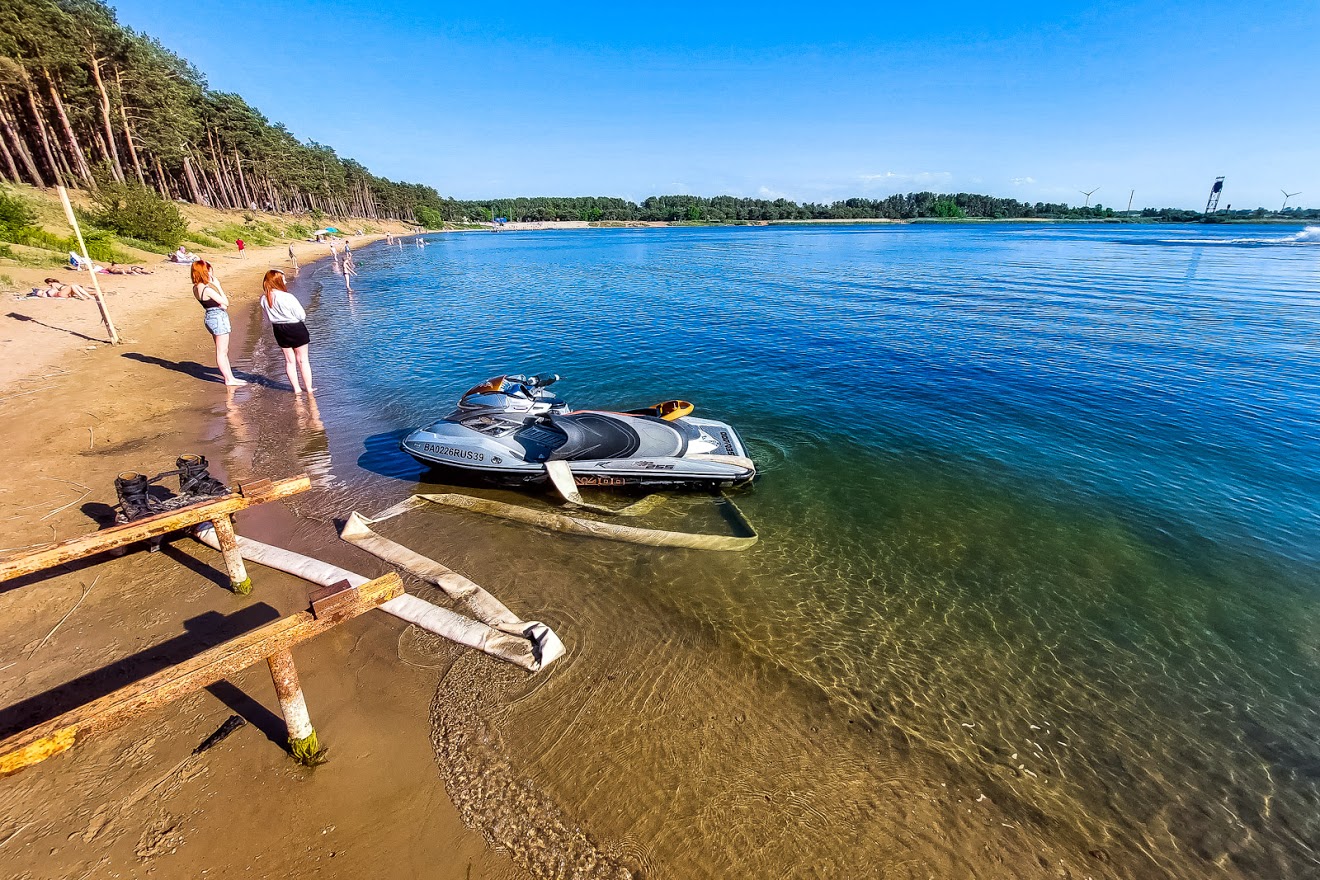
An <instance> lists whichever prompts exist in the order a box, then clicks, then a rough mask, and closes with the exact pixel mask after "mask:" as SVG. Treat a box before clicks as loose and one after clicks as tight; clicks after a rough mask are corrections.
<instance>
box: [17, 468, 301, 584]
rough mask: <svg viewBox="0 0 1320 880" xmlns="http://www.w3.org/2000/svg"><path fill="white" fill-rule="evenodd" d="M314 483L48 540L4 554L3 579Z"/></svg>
mask: <svg viewBox="0 0 1320 880" xmlns="http://www.w3.org/2000/svg"><path fill="white" fill-rule="evenodd" d="M311 487H312V481H311V478H309V477H308V476H307V475H306V474H303V475H301V476H297V477H291V478H290V479H287V480H277V481H275V482H273V483H271V484H270V485H268V486H263V487H261V489H260V491H253V489H252V488H249V494H247V495H244V494H242V493H239V492H234V493H231V494H229V495H221V496H219V497H218V498H213V499H210V500H207V501H200V502H198V503H197V504H190V505H188V506H187V507H180V508H179V509H178V510H171V511H168V512H166V513H158V514H156V515H155V516H148V517H144V518H142V519H139V520H134V521H133V522H130V523H124V524H123V525H118V526H111V527H110V528H108V529H102V530H101V531H99V532H92V533H91V534H90V535H83V536H82V537H79V538H69V539H68V540H67V541H60V542H59V543H58V544H46V545H44V546H42V547H38V548H37V549H35V550H27V551H24V552H22V553H14V554H11V555H9V556H4V557H0V581H7V580H12V579H14V578H16V577H22V576H23V575H27V574H32V573H33V572H38V571H42V570H43V569H47V568H50V567H52V566H55V565H60V564H62V563H65V562H72V561H73V560H75V559H82V558H83V557H84V556H95V555H96V554H97V553H104V552H105V551H107V550H114V549H115V548H116V547H127V546H128V545H129V544H136V543H137V542H138V541H145V540H147V539H148V538H155V537H158V536H160V535H168V534H169V533H170V532H177V531H179V530H180V529H186V528H188V527H189V526H195V525H198V524H200V523H204V522H207V521H209V520H214V519H216V518H218V517H222V516H228V515H229V514H231V513H234V512H235V511H239V510H243V509H244V508H248V507H251V506H253V505H254V504H264V503H265V502H267V501H277V500H279V499H281V498H287V497H289V496H290V495H296V494H298V493H299V492H306V491H307V490H308V489H310V488H311Z"/></svg>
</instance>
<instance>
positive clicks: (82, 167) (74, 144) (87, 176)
mask: <svg viewBox="0 0 1320 880" xmlns="http://www.w3.org/2000/svg"><path fill="white" fill-rule="evenodd" d="M42 73H45V74H46V85H47V86H49V87H50V100H51V103H53V104H54V105H55V115H57V116H58V117H59V118H60V125H61V126H62V127H63V128H64V139H65V141H66V142H67V144H68V147H69V156H70V157H71V159H72V160H73V161H72V162H70V165H71V166H72V167H73V168H74V169H76V170H77V173H78V176H79V177H81V178H82V179H83V181H84V182H85V183H86V184H87V185H88V186H91V185H92V169H91V167H90V166H89V165H88V164H87V154H86V153H84V152H83V148H82V145H81V144H79V143H78V136H77V135H75V134H74V133H73V125H72V124H70V122H69V114H67V113H65V112H64V102H63V101H62V100H60V91H59V89H57V88H55V80H54V79H52V78H51V75H50V71H47V70H44V69H43V70H42Z"/></svg>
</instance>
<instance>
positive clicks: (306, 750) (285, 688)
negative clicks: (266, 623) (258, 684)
mask: <svg viewBox="0 0 1320 880" xmlns="http://www.w3.org/2000/svg"><path fill="white" fill-rule="evenodd" d="M266 664H267V665H268V666H270V677H271V678H272V679H274V681H275V695H276V696H277V697H279V698H280V712H281V713H282V714H283V715H284V724H285V726H286V727H288V729H289V752H290V753H291V754H292V755H293V756H294V757H295V758H297V759H298V762H299V763H301V764H305V765H307V766H308V767H314V766H316V765H317V764H323V763H325V749H323V748H321V744H320V743H319V742H317V740H316V730H315V729H314V728H313V727H312V719H311V718H310V717H309V716H308V714H307V701H306V700H304V699H303V692H302V684H301V683H300V682H299V681H298V670H297V669H296V668H295V667H294V665H293V654H291V653H290V652H289V649H288V648H285V649H284V650H282V651H276V652H275V653H274V654H271V655H270V656H269V657H267V658H266Z"/></svg>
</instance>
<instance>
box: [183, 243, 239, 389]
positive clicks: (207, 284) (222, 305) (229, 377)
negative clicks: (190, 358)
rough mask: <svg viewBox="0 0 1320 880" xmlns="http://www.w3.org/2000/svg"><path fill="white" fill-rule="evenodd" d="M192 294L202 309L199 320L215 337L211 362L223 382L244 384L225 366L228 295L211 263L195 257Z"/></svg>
mask: <svg viewBox="0 0 1320 880" xmlns="http://www.w3.org/2000/svg"><path fill="white" fill-rule="evenodd" d="M192 282H193V296H194V297H196V299H197V302H199V303H201V306H202V308H203V309H205V310H206V316H205V317H204V318H203V321H204V322H205V324H206V329H207V330H209V331H210V333H211V336H212V337H213V338H214V339H215V363H216V366H217V367H219V368H220V376H221V377H222V378H223V379H224V382H225V384H226V385H229V386H231V387H232V386H237V385H246V384H247V383H246V382H244V381H243V380H242V379H239V378H237V377H235V376H234V371H233V369H232V368H230V366H229V297H227V296H225V292H224V291H223V290H221V289H220V285H219V283H218V282H216V281H215V280H214V278H213V277H212V275H211V264H210V263H208V262H206V261H205V260H196V261H194V262H193V264H192Z"/></svg>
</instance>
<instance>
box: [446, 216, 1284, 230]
mask: <svg viewBox="0 0 1320 880" xmlns="http://www.w3.org/2000/svg"><path fill="white" fill-rule="evenodd" d="M984 223H989V224H995V223H1039V224H1063V223H1085V224H1087V225H1102V224H1108V225H1111V226H1170V225H1184V226H1186V225H1192V224H1197V223H1198V221H1195V220H1190V221H1189V220H1162V219H1160V218H1157V217H1101V218H1065V217H950V218H943V217H914V218H912V219H910V220H894V219H891V218H887V217H858V218H841V219H819V220H737V221H730V222H707V221H701V220H591V221H588V220H528V221H522V222H519V221H510V222H508V223H504V224H500V225H496V224H494V223H490V222H485V223H479V224H478V223H469V224H455V225H448V224H446V227H445V228H443V229H431V230H427V231H428V232H501V231H504V232H536V231H548V230H565V229H660V228H665V227H671V226H675V227H693V228H710V227H726V226H910V225H932V226H963V225H977V224H984ZM1200 225H1204V226H1243V225H1252V226H1259V225H1270V226H1303V227H1304V226H1307V225H1308V221H1306V220H1285V219H1282V218H1261V219H1258V220H1257V219H1241V220H1237V219H1234V220H1216V221H1214V222H1213V223H1204V222H1201V223H1200Z"/></svg>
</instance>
